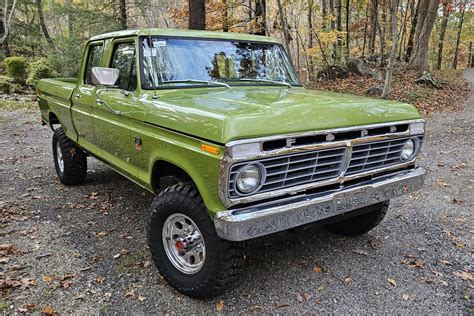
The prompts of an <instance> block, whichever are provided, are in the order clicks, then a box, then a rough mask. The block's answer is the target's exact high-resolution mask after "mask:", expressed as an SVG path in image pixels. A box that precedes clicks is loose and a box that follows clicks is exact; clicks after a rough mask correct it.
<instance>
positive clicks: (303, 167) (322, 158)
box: [229, 148, 346, 198]
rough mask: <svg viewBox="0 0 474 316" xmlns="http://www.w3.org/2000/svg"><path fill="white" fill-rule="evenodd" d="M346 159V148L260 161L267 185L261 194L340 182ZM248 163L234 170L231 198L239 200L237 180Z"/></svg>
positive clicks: (232, 170) (230, 191)
mask: <svg viewBox="0 0 474 316" xmlns="http://www.w3.org/2000/svg"><path fill="white" fill-rule="evenodd" d="M345 156H346V148H334V149H324V150H317V151H309V152H304V153H298V154H291V155H285V156H278V157H274V158H266V159H262V160H258V162H259V163H261V164H262V165H263V166H264V168H265V171H266V178H265V182H264V183H263V184H262V187H261V188H260V190H258V192H259V193H262V192H267V191H272V190H276V189H282V188H287V187H292V186H296V185H300V184H305V183H309V182H316V181H322V180H328V179H332V178H337V177H338V176H339V175H340V174H341V173H342V169H343V165H344V161H345ZM247 163H248V162H247ZM247 163H243V164H237V165H234V166H232V169H231V171H230V179H229V184H230V187H229V195H230V197H231V198H232V197H238V196H240V195H239V194H238V193H237V191H236V188H235V178H236V176H237V173H238V171H239V170H240V168H242V167H243V166H245V165H247Z"/></svg>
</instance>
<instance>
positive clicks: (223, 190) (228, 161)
mask: <svg viewBox="0 0 474 316" xmlns="http://www.w3.org/2000/svg"><path fill="white" fill-rule="evenodd" d="M419 122H424V120H422V119H419V120H413V121H400V122H391V123H384V124H375V125H366V126H358V127H351V128H350V130H359V129H363V128H374V127H383V126H390V125H398V124H411V123H419ZM336 130H337V131H347V129H335V130H332V131H336ZM332 131H318V132H314V133H312V135H314V134H317V133H328V132H332ZM422 135H423V134H414V135H410V132H409V131H408V132H404V133H392V134H383V135H376V136H367V137H361V138H356V139H351V140H345V141H338V142H329V143H321V144H316V145H310V146H301V147H293V148H285V149H283V150H277V151H273V152H266V153H265V154H262V152H260V154H259V155H257V156H253V157H252V159H249V158H245V159H244V158H240V157H239V158H238V159H232V158H231V157H230V156H229V154H230V153H231V145H232V144H234V145H235V144H236V143H237V142H230V143H228V144H227V145H226V148H225V152H224V156H223V158H222V160H221V164H220V173H219V174H220V176H219V196H220V198H221V201H222V202H223V204H224V206H225V207H226V208H229V207H231V206H234V205H237V204H242V203H252V202H256V201H259V200H263V199H269V198H274V197H278V196H282V195H287V194H297V193H299V192H302V191H305V190H308V189H313V188H317V187H321V186H326V185H330V184H335V183H341V184H342V183H343V182H345V181H348V180H353V179H357V178H361V177H365V176H371V175H374V174H377V173H380V172H386V171H395V170H399V169H404V168H407V167H410V166H414V164H415V160H416V156H415V157H414V158H413V159H411V160H410V161H407V162H404V163H400V164H397V165H393V166H389V167H383V168H379V169H373V170H369V171H365V172H361V173H356V174H352V175H345V173H346V170H347V167H348V166H349V164H350V160H351V158H352V146H353V145H356V144H361V143H369V142H374V141H383V140H390V139H395V138H402V137H409V136H422ZM274 137H278V138H281V137H282V136H271V137H270V138H274ZM267 139H269V138H259V140H260V141H265V140H267ZM255 140H256V139H252V140H243V141H238V143H241V142H244V141H245V142H255ZM337 147H345V148H346V149H347V150H346V157H345V159H346V160H347V165H346V166H345V169H343V172H342V173H341V175H340V176H339V177H337V178H333V179H329V180H323V181H319V182H311V183H306V184H302V185H298V186H294V187H289V188H284V189H278V190H275V191H270V192H263V193H255V194H253V195H249V196H243V197H239V198H230V197H229V192H228V181H229V179H230V167H231V166H232V165H233V164H234V163H237V162H242V161H243V160H244V161H248V162H250V161H252V160H256V159H261V158H266V157H274V156H275V157H276V156H279V155H283V154H288V153H296V152H303V151H309V150H318V149H330V148H337ZM420 148H421V146H420Z"/></svg>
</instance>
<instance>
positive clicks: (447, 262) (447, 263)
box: [439, 259, 453, 266]
mask: <svg viewBox="0 0 474 316" xmlns="http://www.w3.org/2000/svg"><path fill="white" fill-rule="evenodd" d="M439 262H441V263H442V264H445V265H447V266H452V265H453V264H452V263H451V262H449V261H448V260H444V259H440V260H439Z"/></svg>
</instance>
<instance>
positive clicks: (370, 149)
mask: <svg viewBox="0 0 474 316" xmlns="http://www.w3.org/2000/svg"><path fill="white" fill-rule="evenodd" d="M407 139H409V138H399V139H393V140H384V141H378V142H371V143H364V144H358V145H354V146H353V147H352V157H351V161H350V163H349V167H348V168H347V171H346V173H345V174H346V175H351V174H356V173H360V172H364V171H369V170H374V169H378V168H383V167H388V166H392V165H396V164H399V163H402V162H403V161H402V160H401V158H400V155H401V151H402V147H403V145H404V144H405V142H406V140H407Z"/></svg>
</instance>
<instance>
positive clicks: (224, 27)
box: [222, 0, 229, 32]
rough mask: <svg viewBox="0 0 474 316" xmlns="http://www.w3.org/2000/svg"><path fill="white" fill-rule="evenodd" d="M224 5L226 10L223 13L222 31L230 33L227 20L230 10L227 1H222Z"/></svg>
mask: <svg viewBox="0 0 474 316" xmlns="http://www.w3.org/2000/svg"><path fill="white" fill-rule="evenodd" d="M222 4H223V6H224V10H223V12H222V31H223V32H229V22H228V20H227V16H228V13H227V9H228V5H227V0H222Z"/></svg>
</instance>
